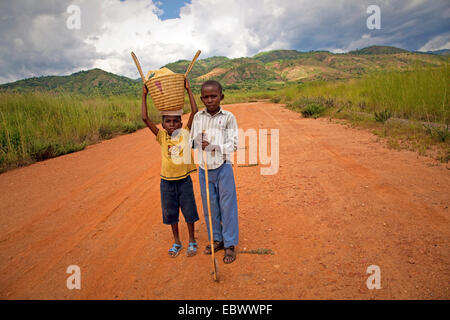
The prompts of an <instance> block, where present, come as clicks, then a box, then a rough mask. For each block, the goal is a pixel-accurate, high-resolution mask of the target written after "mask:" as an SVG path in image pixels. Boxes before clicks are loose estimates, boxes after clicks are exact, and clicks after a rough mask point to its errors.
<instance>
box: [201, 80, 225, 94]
mask: <svg viewBox="0 0 450 320" xmlns="http://www.w3.org/2000/svg"><path fill="white" fill-rule="evenodd" d="M207 86H214V87H216V88H217V89H219V92H220V93H221V94H222V85H221V84H220V82H219V81H216V80H208V81H205V82H203V84H202V89H203V88H204V87H207Z"/></svg>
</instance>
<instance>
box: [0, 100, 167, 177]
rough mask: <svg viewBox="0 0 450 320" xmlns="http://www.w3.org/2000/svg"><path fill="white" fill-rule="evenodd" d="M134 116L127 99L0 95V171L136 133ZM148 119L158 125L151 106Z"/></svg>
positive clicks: (134, 105)
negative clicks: (125, 134) (119, 135)
mask: <svg viewBox="0 0 450 320" xmlns="http://www.w3.org/2000/svg"><path fill="white" fill-rule="evenodd" d="M140 113H141V110H140V100H139V99H136V98H133V97H126V96H110V97H103V96H98V97H89V98H87V97H85V96H81V95H70V94H56V95H54V94H49V93H27V94H19V93H1V94H0V124H1V125H0V172H1V171H5V170H7V169H9V168H13V167H16V166H21V165H26V164H30V163H32V162H35V161H40V160H45V159H47V158H52V157H56V156H58V155H62V154H66V153H70V152H74V151H78V150H82V149H84V148H85V147H86V146H87V145H89V144H93V143H96V142H99V141H101V140H103V139H109V138H112V137H113V136H115V135H118V134H123V133H130V132H133V131H136V130H137V129H139V128H143V127H144V126H145V125H144V123H143V121H142V120H141V114H140ZM149 116H150V117H151V118H152V120H153V121H155V122H158V121H159V116H158V114H157V112H156V110H155V109H154V108H153V107H151V106H149Z"/></svg>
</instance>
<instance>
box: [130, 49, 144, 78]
mask: <svg viewBox="0 0 450 320" xmlns="http://www.w3.org/2000/svg"><path fill="white" fill-rule="evenodd" d="M131 57H132V58H133V60H134V64H135V65H136V67H137V69H138V71H139V74H140V75H141V79H142V83H145V77H144V73H143V72H142V68H141V64H140V63H139V60H138V58H137V57H136V55H135V54H134V52H133V51H131Z"/></svg>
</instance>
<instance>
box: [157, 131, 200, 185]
mask: <svg viewBox="0 0 450 320" xmlns="http://www.w3.org/2000/svg"><path fill="white" fill-rule="evenodd" d="M156 141H158V143H159V144H160V145H161V178H162V179H164V180H181V179H184V178H186V177H187V176H188V175H189V174H191V172H194V171H196V170H197V167H196V166H195V163H194V158H193V157H192V152H191V148H190V146H189V129H188V128H182V129H180V130H179V133H178V134H177V135H176V136H174V137H171V136H170V135H169V134H168V133H167V131H166V130H163V129H160V130H159V131H158V135H157V136H156Z"/></svg>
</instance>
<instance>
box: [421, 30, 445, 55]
mask: <svg viewBox="0 0 450 320" xmlns="http://www.w3.org/2000/svg"><path fill="white" fill-rule="evenodd" d="M449 39H450V32H447V33H444V34H440V35H438V36H436V37H434V38H433V39H431V40H430V41H428V42H427V43H426V44H425V45H424V46H422V47H421V48H420V49H419V51H436V50H443V49H450V41H449Z"/></svg>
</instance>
